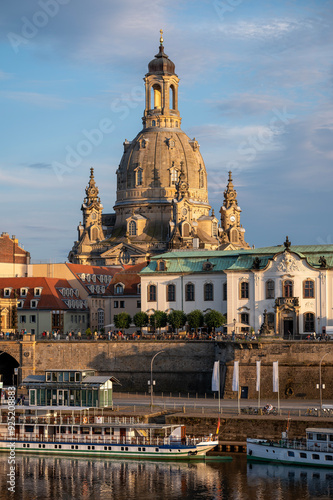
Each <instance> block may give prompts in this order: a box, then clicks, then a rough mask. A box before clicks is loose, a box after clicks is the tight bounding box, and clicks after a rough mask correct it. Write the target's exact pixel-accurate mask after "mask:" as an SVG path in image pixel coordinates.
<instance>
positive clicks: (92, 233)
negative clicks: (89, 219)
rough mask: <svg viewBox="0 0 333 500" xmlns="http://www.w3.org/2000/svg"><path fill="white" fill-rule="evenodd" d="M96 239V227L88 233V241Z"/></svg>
mask: <svg viewBox="0 0 333 500" xmlns="http://www.w3.org/2000/svg"><path fill="white" fill-rule="evenodd" d="M97 238H98V229H97V227H92V228H91V232H90V239H91V240H93V241H95V240H97Z"/></svg>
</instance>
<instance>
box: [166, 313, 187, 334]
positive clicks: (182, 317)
mask: <svg viewBox="0 0 333 500" xmlns="http://www.w3.org/2000/svg"><path fill="white" fill-rule="evenodd" d="M168 323H170V325H171V326H172V328H174V329H175V330H176V332H177V333H178V328H181V327H182V326H184V325H185V323H186V314H185V313H184V311H172V312H171V313H170V314H169V315H168Z"/></svg>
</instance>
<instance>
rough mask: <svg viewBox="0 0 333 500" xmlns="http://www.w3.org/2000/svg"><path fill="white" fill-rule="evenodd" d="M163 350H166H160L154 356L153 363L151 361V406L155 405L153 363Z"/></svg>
mask: <svg viewBox="0 0 333 500" xmlns="http://www.w3.org/2000/svg"><path fill="white" fill-rule="evenodd" d="M162 352H164V351H158V352H157V353H156V354H155V355H154V356H153V357H152V360H151V363H150V408H152V407H153V385H154V382H153V363H154V359H155V358H156V356H158V355H159V354H161V353H162Z"/></svg>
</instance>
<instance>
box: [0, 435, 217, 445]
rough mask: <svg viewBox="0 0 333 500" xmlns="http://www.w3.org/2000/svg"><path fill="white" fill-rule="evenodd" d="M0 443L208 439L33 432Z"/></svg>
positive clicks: (149, 442) (160, 442)
mask: <svg viewBox="0 0 333 500" xmlns="http://www.w3.org/2000/svg"><path fill="white" fill-rule="evenodd" d="M0 439H1V440H2V441H8V442H13V441H15V442H26V441H29V442H31V441H32V442H43V443H62V442H68V443H73V444H108V445H124V446H126V445H137V446H149V445H150V446H175V445H178V446H182V445H186V446H195V445H197V444H198V443H199V442H202V441H207V443H209V441H210V439H209V438H191V437H186V438H183V439H179V440H177V439H172V438H170V437H151V438H149V437H146V436H136V437H115V436H110V435H105V434H104V435H96V434H86V435H84V434H79V435H75V434H70V433H63V434H55V435H45V434H38V433H33V432H31V433H30V432H29V433H27V432H25V433H20V434H19V435H17V434H16V435H15V437H14V436H12V435H10V434H7V433H5V434H2V435H0Z"/></svg>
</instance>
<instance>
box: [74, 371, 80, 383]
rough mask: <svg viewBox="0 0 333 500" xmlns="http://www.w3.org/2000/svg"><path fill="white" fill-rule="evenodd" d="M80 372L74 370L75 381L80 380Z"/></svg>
mask: <svg viewBox="0 0 333 500" xmlns="http://www.w3.org/2000/svg"><path fill="white" fill-rule="evenodd" d="M80 375H81V374H80V372H75V382H80V378H81V377H80Z"/></svg>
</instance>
